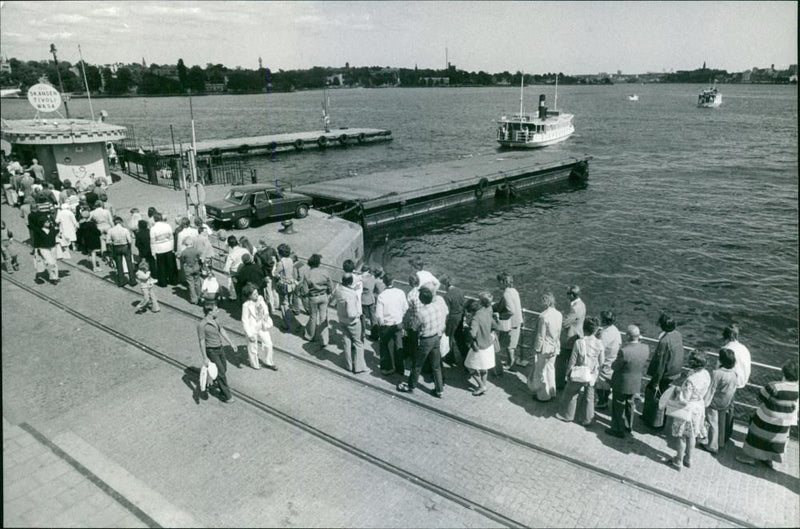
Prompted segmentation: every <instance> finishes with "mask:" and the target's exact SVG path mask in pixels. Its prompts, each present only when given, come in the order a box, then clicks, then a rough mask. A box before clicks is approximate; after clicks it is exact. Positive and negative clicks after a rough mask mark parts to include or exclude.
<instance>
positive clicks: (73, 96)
mask: <svg viewBox="0 0 800 529" xmlns="http://www.w3.org/2000/svg"><path fill="white" fill-rule="evenodd" d="M643 84H644V85H648V84H654V85H668V84H688V85H697V86H706V85H708V84H709V83H688V82H687V83H616V84H604V83H569V84H563V85H562V86H641V85H643ZM716 84H717V85H726V86H727V85H731V86H733V85H746V86H782V85H787V86H797V83H716ZM525 86H526V87H529V86H554V85H553V83H530V84H526V85H525ZM385 88H403V89H409V90H412V89H426V88H513V89H517V88H519V87H518V86H516V85H478V84H458V85H455V84H454V85H446V86H374V87H365V86H348V87H328V90H359V89H363V90H382V89H385ZM320 90H324V89H323V88H306V89H302V90H291V91H276V90H271V91H247V92H203V93H196V94H191V96H190V95H189V94H120V95H112V94H92V99H132V98H137V97H145V98H147V97H205V96H249V95H258V94H293V93H297V92H318V91H320ZM25 97H26V96H25V94H19V95H17V96H13V97H4V98H3V99H24V98H25ZM69 97H70V99H88V97H87V96H86V94H85V93H81V94H69Z"/></svg>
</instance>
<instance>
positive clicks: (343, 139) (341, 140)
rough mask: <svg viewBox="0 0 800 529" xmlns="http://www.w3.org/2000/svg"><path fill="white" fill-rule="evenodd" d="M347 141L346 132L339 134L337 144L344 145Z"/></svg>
mask: <svg viewBox="0 0 800 529" xmlns="http://www.w3.org/2000/svg"><path fill="white" fill-rule="evenodd" d="M345 143H347V134H342V135H341V136H339V145H344V144H345Z"/></svg>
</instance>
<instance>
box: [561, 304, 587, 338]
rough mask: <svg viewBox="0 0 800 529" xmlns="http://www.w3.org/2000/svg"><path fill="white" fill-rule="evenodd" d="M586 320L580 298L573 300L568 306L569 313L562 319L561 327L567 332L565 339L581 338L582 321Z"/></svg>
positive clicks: (584, 306)
mask: <svg viewBox="0 0 800 529" xmlns="http://www.w3.org/2000/svg"><path fill="white" fill-rule="evenodd" d="M585 318H586V305H584V304H583V301H581V298H575V299H573V300H572V301H571V302H570V304H569V312H568V313H567V315H566V317H565V318H564V323H563V327H564V328H565V329H566V330H567V338H571V337H572V336H576V335H577V336H578V337H582V336H583V320H584V319H585Z"/></svg>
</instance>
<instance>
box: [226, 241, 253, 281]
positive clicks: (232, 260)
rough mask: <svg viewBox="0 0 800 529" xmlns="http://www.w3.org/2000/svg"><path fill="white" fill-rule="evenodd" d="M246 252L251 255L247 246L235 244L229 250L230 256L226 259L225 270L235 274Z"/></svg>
mask: <svg viewBox="0 0 800 529" xmlns="http://www.w3.org/2000/svg"><path fill="white" fill-rule="evenodd" d="M244 254H248V255H250V252H248V251H247V248H243V247H241V246H234V247H233V248H231V249H230V250H229V251H228V257H227V258H226V259H225V266H224V267H223V270H224V271H225V272H226V273H228V274H235V273H236V271H237V270H239V266H241V264H242V256H243V255H244Z"/></svg>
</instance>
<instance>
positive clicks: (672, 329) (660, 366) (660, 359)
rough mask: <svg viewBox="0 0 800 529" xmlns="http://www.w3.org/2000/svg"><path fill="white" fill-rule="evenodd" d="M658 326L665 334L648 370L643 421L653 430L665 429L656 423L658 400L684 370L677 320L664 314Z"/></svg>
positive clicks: (681, 338)
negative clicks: (648, 379)
mask: <svg viewBox="0 0 800 529" xmlns="http://www.w3.org/2000/svg"><path fill="white" fill-rule="evenodd" d="M658 324H659V326H660V327H661V330H662V331H663V333H662V335H661V338H660V339H659V341H658V345H657V346H656V350H655V353H653V358H652V360H650V365H649V366H648V368H647V374H648V376H650V382H649V383H648V384H647V388H646V389H645V393H644V409H643V410H642V420H643V421H644V422H645V424H647V425H648V426H650V427H652V428H661V427H663V425H659V424H656V423H655V420H656V417H657V410H658V400H659V398H660V397H661V394H662V393H664V391H666V390H667V388H668V387H669V386H670V384H672V383H673V382H674V381H675V380H676V379H677V378H678V377H679V376H681V369H682V368H683V336H681V333H680V332H679V331H678V330H677V329H676V327H677V324H676V323H675V320H673V319H672V317H671V316H670V315H669V314H667V313H666V312H662V313H661V315H660V316H659V318H658Z"/></svg>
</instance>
